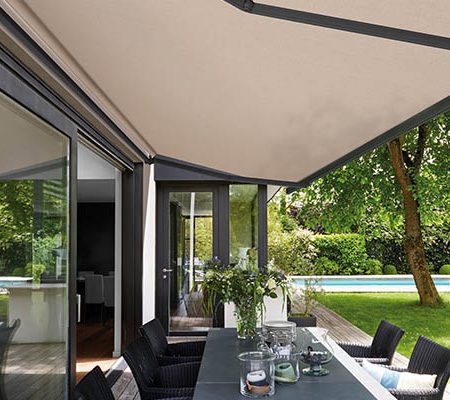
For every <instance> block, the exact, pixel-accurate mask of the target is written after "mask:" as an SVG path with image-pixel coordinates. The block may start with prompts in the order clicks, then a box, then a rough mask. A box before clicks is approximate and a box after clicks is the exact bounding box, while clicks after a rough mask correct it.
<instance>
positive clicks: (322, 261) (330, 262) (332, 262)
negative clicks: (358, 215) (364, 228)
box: [314, 234, 381, 275]
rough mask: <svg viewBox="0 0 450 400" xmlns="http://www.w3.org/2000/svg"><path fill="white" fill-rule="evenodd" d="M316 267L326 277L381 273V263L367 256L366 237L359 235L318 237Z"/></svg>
mask: <svg viewBox="0 0 450 400" xmlns="http://www.w3.org/2000/svg"><path fill="white" fill-rule="evenodd" d="M314 245H315V246H316V248H317V259H316V266H317V268H318V269H319V270H320V273H322V274H324V275H359V274H379V273H381V262H380V261H378V260H371V259H369V258H368V256H367V252H366V246H365V241H364V236H362V235H358V234H333V235H316V236H315V240H314Z"/></svg>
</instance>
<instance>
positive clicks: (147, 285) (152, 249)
mask: <svg viewBox="0 0 450 400" xmlns="http://www.w3.org/2000/svg"><path fill="white" fill-rule="evenodd" d="M147 176H148V178H147V179H148V181H147V182H148V186H147V202H146V204H145V210H144V240H143V243H144V249H143V252H144V253H143V266H142V322H143V323H145V322H147V321H150V320H151V319H153V318H155V300H156V299H155V268H156V264H155V263H156V260H155V256H156V245H155V243H156V240H155V238H156V182H155V179H154V166H153V165H150V166H149V173H148V174H147ZM144 197H145V196H144Z"/></svg>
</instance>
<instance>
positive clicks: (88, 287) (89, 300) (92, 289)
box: [84, 274, 105, 322]
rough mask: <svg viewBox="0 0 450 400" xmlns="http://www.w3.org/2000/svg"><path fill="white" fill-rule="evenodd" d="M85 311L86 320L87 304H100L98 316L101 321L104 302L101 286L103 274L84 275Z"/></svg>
mask: <svg viewBox="0 0 450 400" xmlns="http://www.w3.org/2000/svg"><path fill="white" fill-rule="evenodd" d="M84 278H85V283H84V285H85V294H84V303H85V312H84V319H85V321H86V311H87V306H88V305H93V304H97V305H100V317H101V321H102V322H103V307H104V302H105V297H104V287H103V275H97V274H94V275H86V276H85V277H84Z"/></svg>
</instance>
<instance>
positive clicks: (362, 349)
mask: <svg viewBox="0 0 450 400" xmlns="http://www.w3.org/2000/svg"><path fill="white" fill-rule="evenodd" d="M338 345H339V346H341V347H342V349H343V350H345V351H346V352H347V353H348V354H349V355H351V356H352V357H357V358H368V357H369V356H370V346H365V345H362V344H357V343H346V342H338Z"/></svg>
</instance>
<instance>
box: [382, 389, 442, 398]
mask: <svg viewBox="0 0 450 400" xmlns="http://www.w3.org/2000/svg"><path fill="white" fill-rule="evenodd" d="M389 392H390V393H391V394H392V395H393V396H394V397H395V398H396V399H397V400H435V399H438V398H439V397H438V396H439V395H440V393H439V389H437V388H435V389H411V390H398V389H389Z"/></svg>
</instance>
